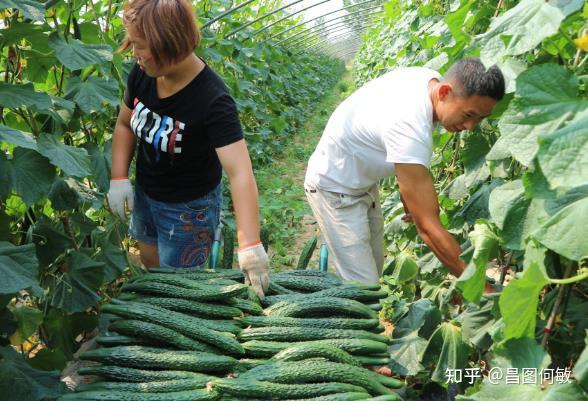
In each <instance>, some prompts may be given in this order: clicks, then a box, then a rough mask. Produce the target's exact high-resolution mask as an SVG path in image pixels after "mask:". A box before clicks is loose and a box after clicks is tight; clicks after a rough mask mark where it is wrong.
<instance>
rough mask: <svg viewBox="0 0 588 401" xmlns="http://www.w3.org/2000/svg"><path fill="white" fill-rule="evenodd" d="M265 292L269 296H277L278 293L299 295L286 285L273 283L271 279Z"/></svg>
mask: <svg viewBox="0 0 588 401" xmlns="http://www.w3.org/2000/svg"><path fill="white" fill-rule="evenodd" d="M267 293H268V294H269V295H270V296H279V295H287V294H297V295H299V293H298V292H296V291H292V290H289V289H287V288H286V287H282V286H281V285H279V284H277V283H274V282H273V281H270V282H269V286H268V288H267ZM264 304H265V301H264ZM268 305H269V304H268Z"/></svg>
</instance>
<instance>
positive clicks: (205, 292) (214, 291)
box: [121, 281, 247, 301]
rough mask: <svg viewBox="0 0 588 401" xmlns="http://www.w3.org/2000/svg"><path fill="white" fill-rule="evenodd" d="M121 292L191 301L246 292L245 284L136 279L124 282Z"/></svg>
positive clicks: (232, 295)
mask: <svg viewBox="0 0 588 401" xmlns="http://www.w3.org/2000/svg"><path fill="white" fill-rule="evenodd" d="M121 289H122V291H123V292H129V291H131V292H137V293H140V294H149V295H161V296H164V297H169V298H181V299H190V300H192V301H218V300H222V299H225V298H227V297H236V296H239V295H241V294H244V293H245V292H247V286H246V285H245V284H234V285H228V286H223V287H219V286H205V287H204V286H203V287H202V288H201V289H196V288H183V287H178V286H176V285H171V284H163V283H158V282H151V281H137V282H134V283H128V284H124V285H123V286H122V288H121Z"/></svg>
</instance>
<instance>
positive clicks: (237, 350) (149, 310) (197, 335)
mask: <svg viewBox="0 0 588 401" xmlns="http://www.w3.org/2000/svg"><path fill="white" fill-rule="evenodd" d="M113 301H114V300H113ZM102 311H103V312H106V313H113V314H115V315H118V316H122V317H124V318H127V319H137V320H144V321H146V322H150V323H155V324H159V325H161V326H164V327H167V328H169V329H173V330H176V331H177V332H179V333H181V334H183V335H185V336H187V337H190V338H192V339H194V340H198V341H202V342H205V343H207V344H210V345H214V346H216V347H218V348H219V349H221V350H223V351H227V352H229V353H233V354H237V355H239V354H242V353H243V347H242V346H241V345H240V344H239V342H238V341H237V340H236V339H235V338H234V337H232V335H231V334H228V333H222V332H220V331H216V330H212V329H210V328H209V327H210V325H211V324H213V323H215V322H214V321H212V320H205V319H198V318H196V317H192V316H188V315H184V314H182V313H178V312H173V311H170V310H167V309H164V308H160V307H158V306H154V305H146V304H141V303H138V302H123V303H121V302H117V305H113V304H106V305H103V306H102Z"/></svg>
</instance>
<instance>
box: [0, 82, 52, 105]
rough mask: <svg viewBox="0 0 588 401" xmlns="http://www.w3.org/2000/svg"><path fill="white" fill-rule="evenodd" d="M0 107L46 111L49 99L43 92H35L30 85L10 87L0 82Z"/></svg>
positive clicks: (49, 102) (10, 85)
mask: <svg viewBox="0 0 588 401" xmlns="http://www.w3.org/2000/svg"><path fill="white" fill-rule="evenodd" d="M0 106H2V107H7V108H12V109H17V108H19V107H35V108H36V109H37V110H47V109H49V107H51V98H50V97H49V95H48V94H46V93H43V92H36V91H35V87H34V86H33V84H32V83H28V84H24V85H12V84H7V83H4V82H0Z"/></svg>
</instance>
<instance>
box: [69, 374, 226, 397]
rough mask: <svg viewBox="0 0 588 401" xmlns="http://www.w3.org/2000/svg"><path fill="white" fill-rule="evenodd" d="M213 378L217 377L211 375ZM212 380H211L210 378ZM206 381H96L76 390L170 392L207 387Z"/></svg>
mask: <svg viewBox="0 0 588 401" xmlns="http://www.w3.org/2000/svg"><path fill="white" fill-rule="evenodd" d="M210 378H211V380H213V379H216V378H215V377H212V376H210ZM209 381H210V380H209ZM206 383H208V382H203V381H202V380H198V379H174V380H163V381H149V382H131V383H127V382H120V381H119V382H94V383H89V384H82V385H80V386H79V387H77V388H76V391H132V392H136V393H169V392H172V391H186V390H196V389H197V388H206Z"/></svg>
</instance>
